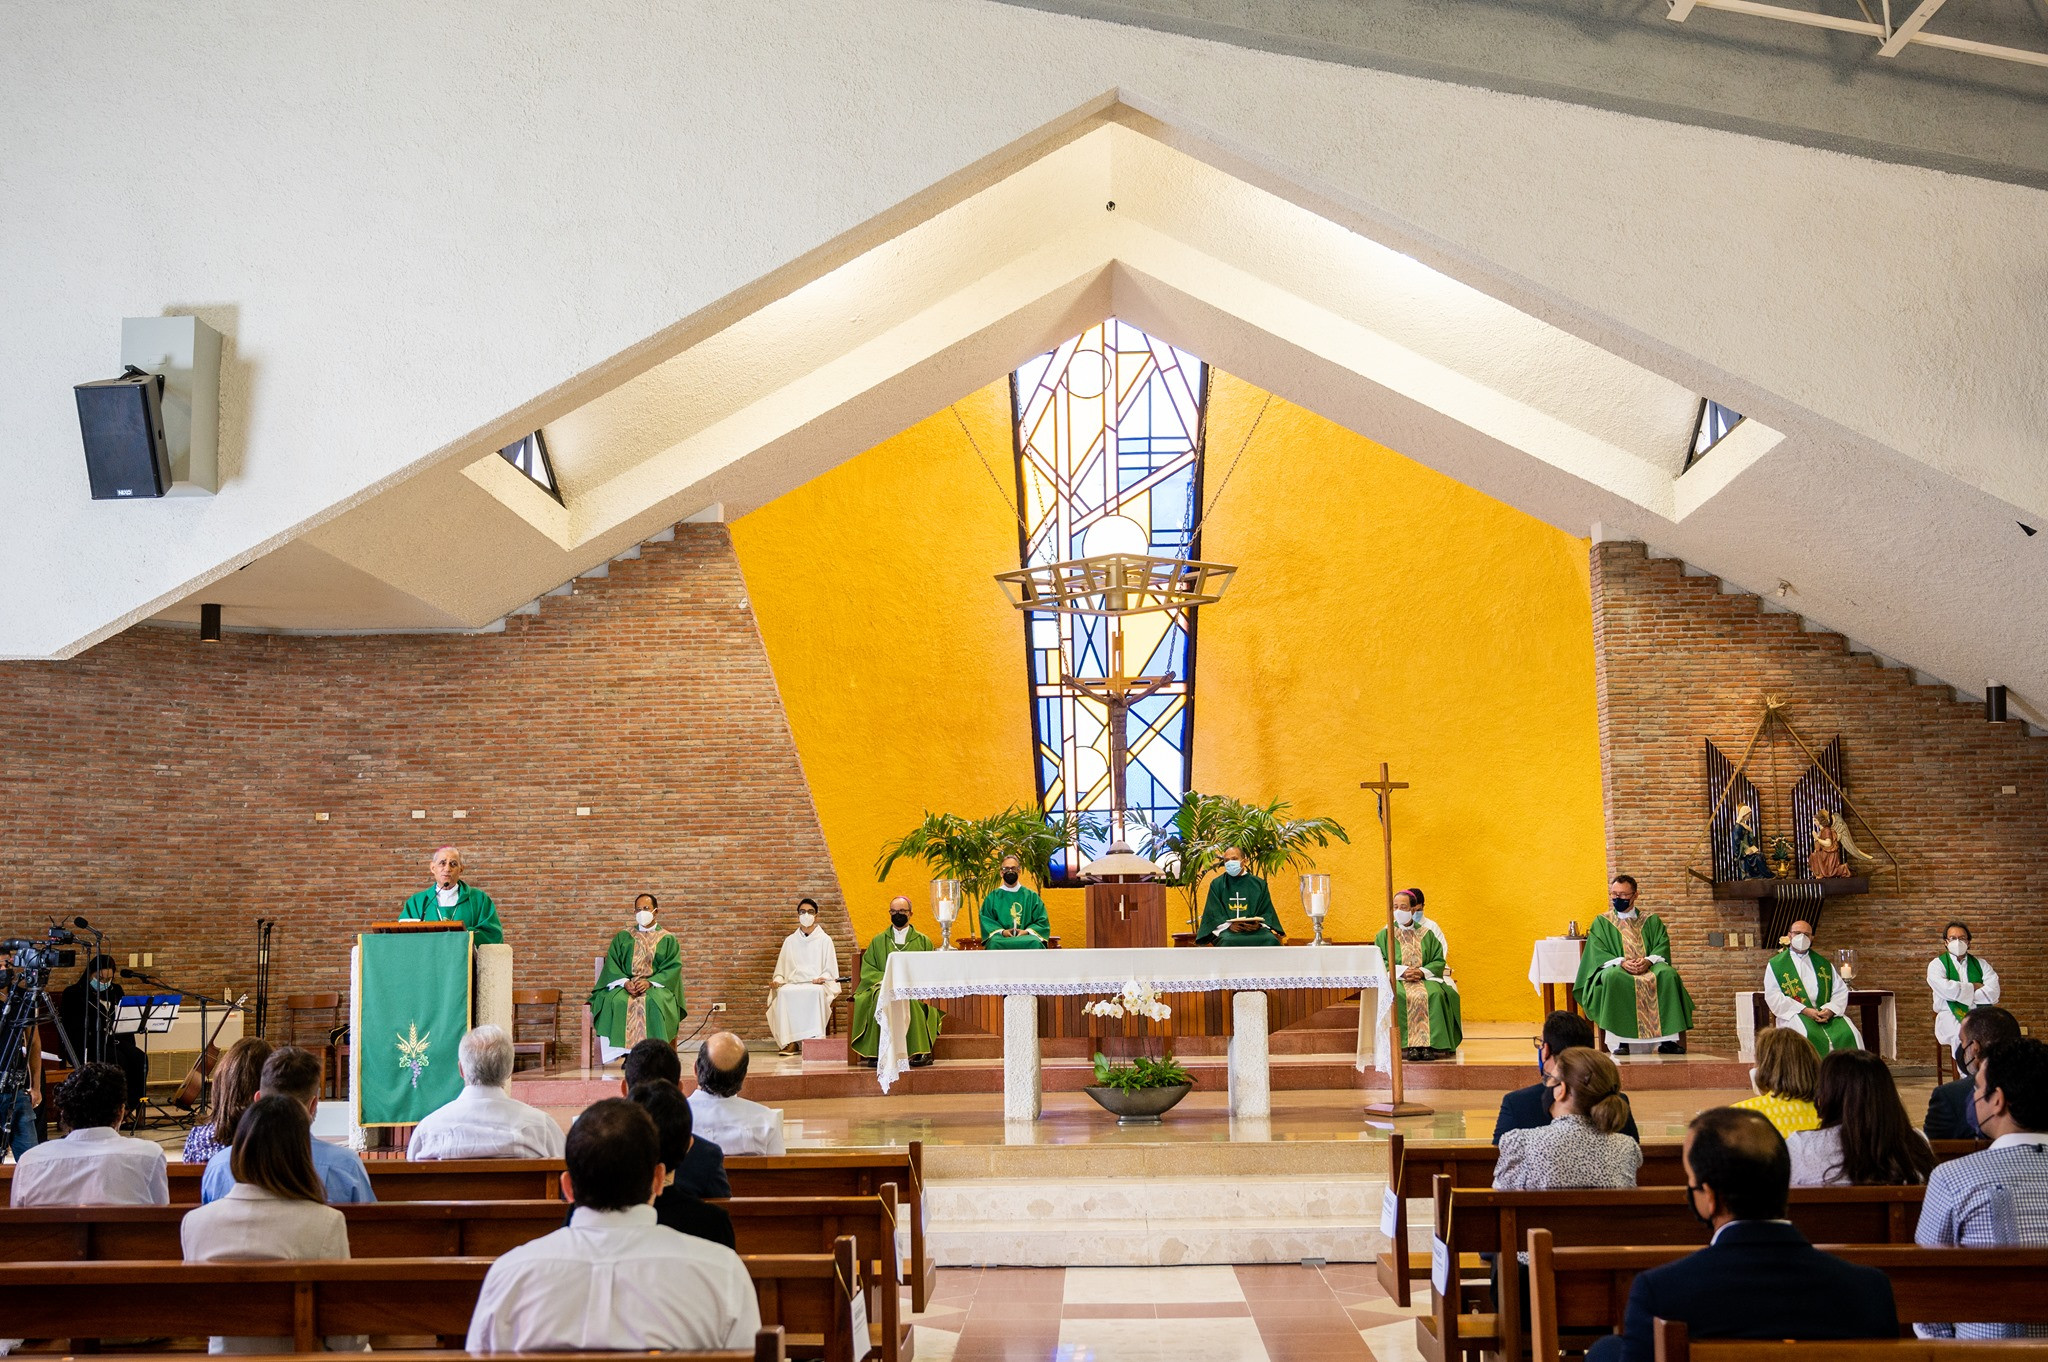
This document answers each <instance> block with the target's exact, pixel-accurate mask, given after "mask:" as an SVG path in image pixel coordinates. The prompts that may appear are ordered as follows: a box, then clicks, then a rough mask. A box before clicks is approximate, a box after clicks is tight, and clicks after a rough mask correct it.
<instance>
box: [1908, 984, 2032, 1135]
mask: <svg viewBox="0 0 2048 1362" xmlns="http://www.w3.org/2000/svg"><path fill="white" fill-rule="evenodd" d="M2019 1038H2020V1023H2019V1018H2017V1017H2015V1016H2013V1014H2012V1013H2010V1012H2008V1011H2006V1010H2005V1009H2004V1008H2002V1007H1988V1006H1987V1007H1973V1008H1971V1009H1970V1015H1969V1016H1967V1017H1965V1018H1963V1024H1962V1029H1961V1032H1960V1033H1959V1035H1958V1037H1957V1041H1956V1047H1955V1056H1956V1069H1957V1071H1958V1072H1959V1074H1960V1075H1961V1076H1960V1077H1958V1078H1957V1079H1956V1080H1955V1081H1954V1082H1953V1083H1943V1084H1941V1085H1940V1086H1938V1087H1936V1088H1935V1090H1934V1091H1933V1092H1932V1093H1930V1094H1928V1097H1927V1119H1926V1120H1925V1121H1923V1122H1921V1127H1920V1128H1921V1129H1922V1130H1924V1131H1926V1132H1927V1138H1928V1139H1930V1140H1974V1139H1977V1138H1978V1131H1977V1108H1976V1103H1975V1102H1974V1101H1972V1100H1971V1099H1972V1097H1973V1096H1974V1095H1975V1093H1976V1091H1977V1077H1976V1075H1977V1060H1978V1058H1979V1057H1980V1056H1981V1055H1983V1054H1984V1052H1985V1051H1987V1050H1989V1049H1991V1047H1992V1046H1994V1045H2001V1044H2003V1043H2004V1042H2006V1041H2009V1040H2018V1039H2019Z"/></svg>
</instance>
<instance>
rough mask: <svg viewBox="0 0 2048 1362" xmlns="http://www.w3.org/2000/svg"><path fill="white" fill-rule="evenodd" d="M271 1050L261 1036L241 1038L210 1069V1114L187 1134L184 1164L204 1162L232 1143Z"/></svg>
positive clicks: (259, 1081)
mask: <svg viewBox="0 0 2048 1362" xmlns="http://www.w3.org/2000/svg"><path fill="white" fill-rule="evenodd" d="M270 1050H271V1045H270V1042H269V1041H267V1040H265V1039H263V1037H261V1036H244V1037H242V1039H240V1040H238V1041H236V1042H235V1043H234V1044H233V1045H230V1046H229V1047H228V1048H227V1053H226V1054H224V1055H222V1056H221V1057H220V1061H219V1062H218V1063H216V1064H215V1065H214V1066H213V1094H212V1097H211V1098H210V1099H209V1100H210V1101H211V1103H212V1107H211V1113H212V1114H211V1117H210V1119H208V1120H207V1121H206V1122H205V1123H204V1124H203V1125H202V1124H198V1123H194V1125H193V1127H192V1129H191V1131H190V1132H189V1133H187V1134H186V1136H185V1151H184V1160H185V1162H186V1163H205V1162H206V1161H207V1160H208V1159H210V1158H212V1157H213V1156H214V1155H215V1154H218V1153H219V1152H220V1151H221V1150H223V1149H226V1148H227V1147H228V1146H230V1145H232V1144H233V1143H234V1142H235V1127H236V1126H237V1125H239V1124H240V1123H241V1120H242V1113H243V1112H245V1111H247V1110H248V1109H249V1104H250V1103H251V1102H254V1101H255V1100H256V1090H257V1089H258V1088H259V1087H261V1086H262V1085H263V1062H264V1061H265V1060H267V1059H269V1058H270Z"/></svg>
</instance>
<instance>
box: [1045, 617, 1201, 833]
mask: <svg viewBox="0 0 2048 1362" xmlns="http://www.w3.org/2000/svg"><path fill="white" fill-rule="evenodd" d="M1173 681H1174V677H1173V673H1172V672H1168V673H1167V674H1166V675H1165V676H1125V675H1124V622H1123V621H1122V620H1121V619H1118V618H1116V617H1114V616H1112V617H1111V618H1110V621H1109V675H1107V676H1105V677H1103V678H1102V679H1101V680H1100V681H1094V680H1084V679H1083V678H1081V677H1078V676H1073V675H1063V676H1061V677H1060V684H1061V685H1063V686H1071V687H1072V688H1073V689H1075V690H1076V691H1079V692H1080V693H1081V694H1082V695H1085V696H1087V697H1088V698H1089V699H1090V700H1093V701H1094V702H1095V703H1096V704H1098V705H1101V706H1102V708H1103V710H1104V712H1105V715H1106V717H1105V719H1104V722H1105V723H1107V724H1108V725H1109V807H1110V819H1111V823H1112V826H1111V829H1110V841H1111V842H1112V843H1122V842H1123V841H1124V840H1125V834H1124V819H1125V817H1126V814H1125V804H1124V765H1125V761H1126V758H1127V757H1128V755H1129V751H1130V732H1131V730H1130V716H1131V707H1132V706H1133V705H1136V704H1137V703H1138V702H1139V701H1141V700H1148V699H1150V698H1151V697H1152V696H1154V695H1156V694H1158V693H1159V691H1160V690H1161V689H1162V688H1164V687H1166V686H1170V685H1172V684H1173Z"/></svg>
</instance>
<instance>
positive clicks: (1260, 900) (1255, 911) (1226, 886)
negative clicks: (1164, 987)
mask: <svg viewBox="0 0 2048 1362" xmlns="http://www.w3.org/2000/svg"><path fill="white" fill-rule="evenodd" d="M1234 917H1256V918H1264V919H1265V921H1266V930H1265V931H1263V932H1225V931H1219V930H1218V928H1220V927H1222V925H1223V924H1224V923H1226V922H1228V921H1230V919H1232V918H1234ZM1195 939H1196V940H1197V941H1213V942H1215V943H1216V944H1217V945H1219V946H1278V945H1280V944H1281V943H1282V942H1284V941H1285V940H1286V939H1287V933H1286V931H1285V930H1284V929H1283V928H1282V927H1281V926H1280V915H1279V914H1278V913H1276V912H1274V911H1273V896H1272V894H1270V893H1268V892H1267V890H1266V882H1265V881H1264V880H1262V879H1260V878H1259V877H1258V876H1257V875H1252V874H1244V875H1229V874H1224V875H1218V876H1217V877H1216V878H1215V879H1213V880H1211V881H1209V897H1208V898H1207V899H1206V900H1204V902H1203V905H1202V925H1201V927H1200V929H1199V930H1197V931H1196V933H1195Z"/></svg>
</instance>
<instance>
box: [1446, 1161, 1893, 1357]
mask: <svg viewBox="0 0 2048 1362" xmlns="http://www.w3.org/2000/svg"><path fill="white" fill-rule="evenodd" d="M1925 1190H1926V1189H1925V1188H1922V1187H1797V1188H1794V1189H1793V1191H1792V1200H1791V1209H1790V1212H1789V1214H1790V1215H1791V1218H1792V1222H1793V1223H1794V1224H1795V1225H1797V1226H1799V1228H1800V1230H1801V1232H1802V1233H1804V1234H1805V1235H1806V1237H1807V1239H1808V1240H1809V1241H1810V1242H1813V1243H1826V1244H1854V1243H1864V1244H1887V1243H1889V1244H1910V1243H1912V1242H1913V1231H1914V1229H1915V1228H1916V1227H1917V1226H1918V1224H1919V1221H1920V1201H1921V1197H1922V1196H1923V1195H1924V1193H1925ZM1435 1191H1436V1193H1437V1198H1436V1204H1437V1240H1436V1243H1435V1244H1433V1245H1432V1248H1433V1252H1434V1254H1435V1256H1436V1257H1438V1258H1439V1259H1441V1260H1443V1261H1444V1262H1446V1263H1455V1262H1460V1261H1461V1258H1462V1256H1463V1255H1471V1254H1481V1253H1491V1254H1496V1255H1499V1254H1502V1253H1503V1251H1505V1256H1506V1261H1504V1262H1503V1263H1502V1264H1501V1270H1500V1271H1499V1272H1498V1273H1497V1274H1496V1275H1497V1279H1498V1285H1497V1288H1496V1289H1497V1295H1496V1298H1495V1300H1494V1302H1493V1307H1494V1308H1493V1312H1492V1313H1491V1314H1488V1313H1483V1312H1476V1313H1475V1312H1467V1311H1466V1309H1465V1306H1466V1305H1467V1304H1468V1303H1469V1299H1470V1298H1471V1297H1473V1296H1474V1295H1477V1294H1479V1292H1478V1291H1475V1290H1474V1289H1473V1287H1472V1286H1471V1285H1470V1284H1468V1282H1467V1281H1466V1280H1465V1278H1464V1274H1463V1270H1462V1269H1461V1270H1460V1271H1459V1272H1457V1273H1455V1274H1450V1273H1446V1274H1445V1275H1446V1276H1447V1277H1448V1280H1438V1279H1433V1280H1432V1281H1431V1284H1430V1313H1429V1314H1427V1315H1423V1316H1418V1317H1417V1319H1416V1322H1415V1323H1416V1341H1417V1345H1418V1347H1419V1348H1420V1349H1421V1351H1422V1353H1423V1355H1424V1356H1425V1357H1428V1358H1430V1359H1432V1362H1458V1359H1459V1357H1460V1355H1461V1354H1463V1353H1468V1352H1480V1351H1485V1352H1496V1351H1497V1352H1499V1353H1500V1355H1501V1358H1502V1362H1519V1359H1520V1357H1521V1353H1522V1349H1523V1346H1524V1338H1523V1333H1522V1300H1521V1274H1520V1273H1519V1272H1517V1271H1515V1270H1513V1268H1514V1261H1513V1259H1514V1252H1515V1249H1516V1248H1517V1246H1519V1245H1520V1244H1522V1243H1523V1242H1524V1237H1525V1236H1526V1234H1527V1233H1528V1231H1529V1230H1531V1229H1536V1228H1540V1229H1543V1230H1546V1231H1548V1232H1549V1233H1550V1235H1551V1237H1552V1240H1553V1243H1554V1244H1556V1245H1559V1246H1563V1245H1602V1244H1613V1243H1617V1242H1618V1243H1624V1244H1643V1245H1677V1246H1682V1247H1683V1248H1684V1249H1685V1250H1686V1251H1690V1250H1692V1249H1695V1248H1698V1247H1700V1246H1701V1245H1703V1244H1705V1243H1706V1242H1707V1237H1708V1233H1707V1227H1706V1226H1705V1225H1703V1224H1701V1223H1700V1222H1699V1220H1698V1218H1697V1217H1695V1216H1694V1215H1693V1213H1692V1210H1691V1208H1690V1207H1689V1206H1687V1205H1686V1198H1685V1189H1684V1188H1683V1187H1639V1188H1626V1189H1607V1188H1601V1189H1585V1190H1572V1191H1555V1192H1495V1191H1490V1190H1483V1189H1477V1188H1454V1187H1452V1186H1451V1185H1450V1182H1449V1180H1448V1179H1446V1178H1439V1179H1438V1180H1437V1183H1436V1188H1435ZM1445 1340H1449V1342H1448V1343H1446V1342H1445Z"/></svg>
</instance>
